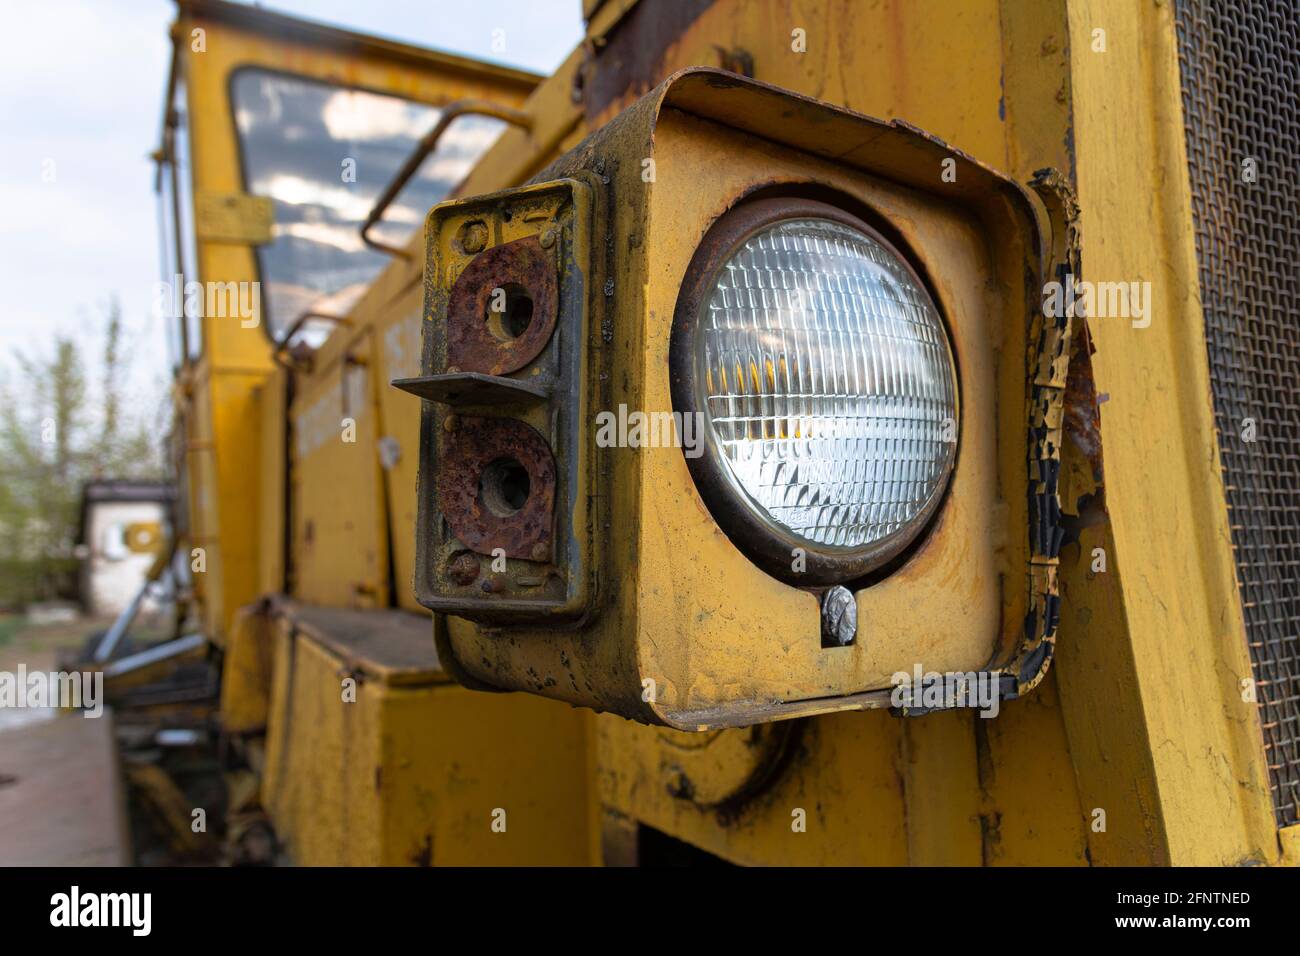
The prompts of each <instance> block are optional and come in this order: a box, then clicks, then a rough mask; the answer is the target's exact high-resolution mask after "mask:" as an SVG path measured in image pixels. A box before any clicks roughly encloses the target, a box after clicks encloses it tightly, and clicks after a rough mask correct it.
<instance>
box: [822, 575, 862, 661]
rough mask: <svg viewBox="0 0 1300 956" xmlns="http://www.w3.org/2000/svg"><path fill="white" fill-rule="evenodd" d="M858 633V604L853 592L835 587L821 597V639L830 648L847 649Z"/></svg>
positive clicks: (838, 586)
mask: <svg viewBox="0 0 1300 956" xmlns="http://www.w3.org/2000/svg"><path fill="white" fill-rule="evenodd" d="M857 633H858V604H857V601H856V600H854V598H853V592H852V591H850V590H849V589H848V588H846V587H842V586H840V585H838V584H837V585H836V586H835V587H833V588H831V589H830V590H829V591H827V592H826V594H825V595H824V596H823V597H822V637H823V640H824V641H829V646H831V647H847V646H848V645H850V644H852V643H853V641H854V639H855V638H856V637H857Z"/></svg>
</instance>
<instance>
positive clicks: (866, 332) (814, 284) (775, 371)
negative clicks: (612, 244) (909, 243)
mask: <svg viewBox="0 0 1300 956" xmlns="http://www.w3.org/2000/svg"><path fill="white" fill-rule="evenodd" d="M772 202H773V201H770V200H769V201H767V202H766V203H764V205H766V206H770V205H771V204H772ZM800 205H801V206H804V207H806V206H810V205H812V204H810V203H801V204H800ZM817 205H820V204H817ZM828 209H833V207H828ZM766 212H767V214H768V217H770V214H771V210H770V209H769V210H766ZM752 215H753V214H752V213H751V216H752ZM762 218H764V217H763V216H762V215H761V214H760V215H759V219H760V221H761V219H762ZM727 238H731V239H732V240H733V241H732V243H731V245H730V251H729V252H726V253H722V254H721V255H720V257H719V259H717V260H715V261H718V262H720V265H719V266H717V267H716V268H715V269H714V270H713V271H712V274H711V276H710V277H709V278H708V279H707V280H706V283H705V284H704V285H703V286H701V288H700V294H699V295H698V296H697V305H698V310H699V311H698V316H697V317H696V320H695V323H694V334H693V339H694V341H693V362H694V369H693V374H692V375H691V378H692V380H693V383H694V392H695V394H694V396H693V398H694V402H693V403H692V404H694V405H695V408H696V409H697V410H699V411H701V412H703V413H704V417H705V419H706V422H707V436H706V437H707V445H708V447H709V451H710V452H711V455H712V457H713V458H714V459H716V460H717V461H718V462H720V465H721V467H720V469H719V470H720V471H721V472H722V474H723V475H724V476H725V481H726V483H727V484H729V485H730V486H731V492H732V494H733V495H734V496H736V497H737V498H739V499H740V500H741V501H743V502H744V504H745V505H746V506H747V507H748V509H749V510H750V511H752V513H753V514H754V516H755V517H756V518H757V519H758V520H759V521H760V522H761V524H762V525H764V526H766V529H767V530H768V531H769V532H770V533H771V535H772V536H773V538H774V539H776V540H778V541H779V542H780V544H781V546H782V547H783V548H785V547H786V546H789V547H791V548H793V547H805V548H808V549H811V550H815V551H816V552H818V553H821V554H824V555H826V556H827V557H828V558H830V559H832V560H835V559H837V558H840V559H843V558H849V559H852V558H853V557H854V556H855V555H856V556H859V557H869V558H870V561H869V562H867V563H869V564H870V565H872V566H874V565H878V564H880V563H883V561H885V560H887V559H888V558H889V557H891V556H893V554H896V553H897V552H898V551H899V550H901V549H902V548H903V547H905V546H906V544H907V543H908V541H910V540H911V539H912V538H913V537H915V535H916V533H917V532H919V530H920V528H921V526H923V525H924V523H925V520H926V519H927V518H928V517H929V515H930V514H931V513H932V512H933V510H934V508H935V507H936V506H937V503H938V499H939V498H940V497H941V495H942V492H943V488H944V485H945V484H946V481H947V478H948V475H949V473H950V471H951V468H952V463H953V458H954V455H955V451H956V421H957V398H956V384H955V374H954V365H953V358H952V352H951V349H950V347H949V344H948V337H947V334H946V332H945V330H944V327H943V322H942V319H941V318H940V316H939V313H938V310H937V309H936V308H935V306H934V303H933V302H932V301H931V299H930V296H929V294H928V293H927V291H926V290H925V288H924V286H923V285H922V284H921V282H920V281H919V279H918V278H917V277H916V275H915V273H914V272H913V271H912V269H911V267H910V266H909V265H908V264H907V263H906V261H905V260H904V259H903V258H902V257H901V256H900V255H899V254H898V253H897V252H896V251H895V250H894V249H893V248H892V247H891V246H890V245H889V244H888V243H887V242H886V241H885V240H884V239H883V238H882V237H880V236H878V235H877V234H875V233H874V231H872V230H870V228H869V227H868V226H866V224H865V223H858V222H857V221H856V220H854V219H853V218H852V217H848V216H846V215H844V214H842V213H840V212H838V210H835V211H834V214H833V217H823V216H816V215H804V216H797V217H787V218H782V219H778V220H777V221H775V222H770V221H769V222H767V223H764V224H761V225H758V226H753V225H752V224H751V226H750V228H748V229H747V230H744V231H743V232H742V233H741V234H740V235H739V236H738V237H737V236H732V237H727ZM844 567H845V570H846V573H848V572H856V573H861V572H862V571H864V570H869V568H868V567H867V566H866V564H864V563H863V562H862V561H857V562H855V561H853V560H849V561H848V562H847V563H846V564H845V566H844Z"/></svg>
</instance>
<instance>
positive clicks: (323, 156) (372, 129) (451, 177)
mask: <svg viewBox="0 0 1300 956" xmlns="http://www.w3.org/2000/svg"><path fill="white" fill-rule="evenodd" d="M232 96H233V99H234V109H235V125H236V128H237V129H238V131H239V137H240V143H241V149H242V151H243V162H244V176H245V180H246V185H245V188H246V189H247V190H248V192H250V193H252V194H253V195H255V196H268V197H270V198H271V200H272V201H273V202H274V205H275V226H274V239H273V241H272V242H270V243H269V244H267V245H263V246H260V247H259V248H258V260H259V264H260V266H261V281H262V317H263V320H264V325H265V327H266V328H267V330H268V331H269V332H270V334H271V335H272V337H273V338H275V339H277V340H278V339H279V338H280V337H281V336H282V335H283V334H284V330H285V329H286V328H288V327H289V325H290V324H291V323H292V322H293V321H294V319H295V318H297V317H298V316H299V315H301V314H302V313H303V312H306V311H308V310H311V311H315V312H324V313H326V314H330V315H342V314H345V313H346V312H347V310H348V309H350V308H351V306H352V305H353V303H355V302H356V300H357V298H358V297H359V296H360V295H361V293H362V292H363V291H364V290H365V288H366V286H367V285H369V283H370V282H371V281H372V280H373V279H374V278H375V276H376V275H378V273H379V272H380V270H381V269H383V267H384V266H385V265H386V264H387V263H388V261H389V258H388V256H386V255H384V254H383V253H380V252H376V251H374V250H372V249H370V248H368V247H367V246H366V245H365V244H364V243H363V242H362V241H361V235H360V232H359V229H360V226H361V223H362V222H364V221H365V218H366V216H367V214H368V213H369V212H370V209H371V207H372V206H373V205H374V203H375V200H376V199H377V198H378V197H379V194H380V193H381V192H382V191H383V189H384V187H385V186H387V185H388V183H389V182H390V181H391V180H392V179H393V177H394V176H395V175H396V174H397V171H398V169H399V168H400V167H401V165H402V163H403V161H404V160H405V159H406V158H407V157H408V156H409V155H410V154H411V152H412V151H413V150H414V149H415V146H416V143H418V142H419V140H420V138H421V137H422V136H423V135H424V134H425V133H427V132H428V131H429V130H430V129H431V128H432V127H433V125H434V124H435V123H436V122H437V121H438V115H439V111H438V110H437V109H435V108H434V107H431V106H426V105H424V104H422V103H413V102H410V101H408V100H403V99H400V98H399V97H396V96H388V95H384V94H380V93H370V92H366V91H363V90H353V89H346V88H343V87H337V86H331V85H329V84H325V83H319V82H316V81H314V80H307V79H303V78H301V77H295V76H287V75H284V74H280V73H271V72H267V71H265V70H254V69H248V70H241V71H240V72H239V73H237V74H236V75H235V77H234V79H233V82H232ZM503 126H504V124H503V123H502V122H501V121H499V120H494V119H490V118H488V117H477V116H467V117H462V118H460V119H458V120H456V122H454V123H453V124H451V126H450V127H448V129H447V131H446V132H445V133H444V134H443V136H442V139H441V140H440V141H439V144H438V148H437V150H436V151H435V152H434V153H433V155H432V156H430V157H428V159H426V160H425V162H424V164H423V166H421V168H420V171H419V172H418V173H417V174H416V176H415V177H414V178H412V180H411V182H410V183H408V184H407V186H406V188H405V189H404V190H402V192H401V193H400V194H399V195H398V197H397V199H396V200H395V201H394V202H393V204H392V205H391V206H389V207H388V211H387V212H386V213H385V214H384V219H383V221H382V222H381V223H380V224H379V225H378V226H376V227H375V228H374V229H372V230H371V235H372V236H373V237H374V238H375V239H378V240H379V241H381V242H384V243H388V244H391V245H397V246H402V245H405V244H406V242H407V241H408V240H409V239H410V237H411V234H412V233H413V232H414V231H415V230H417V229H418V228H419V227H420V224H421V223H422V222H423V221H424V216H425V214H426V213H427V212H428V211H429V208H430V207H431V206H433V205H435V204H436V203H438V202H439V201H440V200H442V198H443V197H444V196H446V195H447V193H448V192H449V191H450V190H451V189H452V188H453V187H454V186H455V185H456V184H457V183H459V182H460V181H461V179H463V178H464V177H465V175H466V174H467V173H468V172H469V171H470V169H471V168H473V166H474V163H475V162H476V161H477V160H478V158H479V156H481V155H482V154H483V153H484V151H486V150H487V148H488V147H489V146H491V145H492V143H493V141H494V140H495V139H496V138H497V136H498V135H500V133H501V129H502V127H503ZM327 332H328V325H326V324H324V323H322V324H320V325H319V326H318V327H316V329H315V331H314V334H309V336H308V339H307V340H308V341H311V339H312V338H319V337H320V336H322V335H323V334H325V333H327Z"/></svg>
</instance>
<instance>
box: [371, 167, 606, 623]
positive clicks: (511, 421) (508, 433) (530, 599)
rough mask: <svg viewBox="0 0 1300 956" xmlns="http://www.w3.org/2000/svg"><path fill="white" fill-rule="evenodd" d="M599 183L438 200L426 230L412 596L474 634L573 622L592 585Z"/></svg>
mask: <svg viewBox="0 0 1300 956" xmlns="http://www.w3.org/2000/svg"><path fill="white" fill-rule="evenodd" d="M599 188H600V185H599V182H598V180H597V179H596V177H594V176H592V177H588V178H586V179H565V180H558V181H555V182H549V183H541V184H538V185H531V186H524V187H520V188H519V189H512V190H507V191H505V192H501V193H496V194H492V195H488V196H481V197H476V198H474V199H467V200H458V201H452V202H447V203H443V204H441V205H439V206H436V207H434V209H433V210H432V211H431V212H430V213H429V217H428V222H427V224H426V229H425V239H426V244H427V259H426V262H425V271H424V274H425V309H424V315H425V330H424V354H423V360H422V363H421V371H422V374H421V375H420V376H418V377H415V378H408V379H399V380H395V381H394V382H393V383H392V384H393V385H394V387H396V388H400V389H402V390H403V391H406V392H409V393H411V394H413V395H416V396H418V397H419V398H420V399H421V400H422V401H423V411H422V414H421V435H420V477H419V492H418V500H419V505H418V508H419V512H418V516H417V521H416V572H415V590H416V597H417V598H418V599H419V601H420V603H421V604H423V605H424V606H425V607H428V608H430V609H432V610H435V611H440V612H442V613H447V614H454V615H456V616H457V617H463V618H468V619H470V620H474V621H477V622H480V623H484V624H491V625H496V626H499V625H505V624H516V625H517V624H526V623H529V622H535V623H543V622H549V621H555V620H563V621H574V620H579V619H581V618H583V617H584V616H586V615H588V614H590V613H591V610H592V607H593V606H594V600H593V598H594V593H595V587H596V563H597V562H596V554H597V550H598V547H597V535H596V532H595V529H596V527H597V525H596V520H597V519H596V512H597V509H598V508H599V507H601V505H600V503H599V501H598V499H599V496H598V495H596V494H595V493H594V492H593V490H592V486H591V483H592V481H593V475H594V473H595V467H594V448H593V446H594V436H592V435H591V434H589V432H590V429H589V428H587V427H586V424H585V423H586V422H587V420H588V419H587V414H586V408H587V403H588V397H587V396H588V393H589V386H588V374H589V370H588V362H589V361H590V360H591V359H590V358H589V354H588V353H589V344H588V343H589V339H590V334H591V333H590V330H589V315H590V313H591V311H592V309H593V305H592V302H593V299H594V297H596V296H598V295H599V294H600V291H601V286H600V284H599V282H598V281H597V280H596V277H595V276H594V275H593V268H594V264H595V258H596V257H595V256H594V255H593V251H592V250H593V247H594V244H593V241H592V236H593V229H594V217H595V216H596V203H595V201H594V197H595V195H596V191H597V190H598V189H599Z"/></svg>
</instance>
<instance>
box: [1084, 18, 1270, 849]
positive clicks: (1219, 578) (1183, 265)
mask: <svg viewBox="0 0 1300 956" xmlns="http://www.w3.org/2000/svg"><path fill="white" fill-rule="evenodd" d="M1069 13H1070V45H1071V49H1072V51H1073V52H1072V56H1071V64H1072V76H1071V80H1072V84H1073V89H1074V116H1075V143H1076V146H1077V150H1078V157H1077V159H1078V192H1079V200H1080V205H1081V209H1082V214H1083V220H1082V228H1083V237H1084V268H1085V270H1086V273H1087V274H1086V275H1085V278H1091V279H1094V280H1107V281H1149V282H1150V283H1151V288H1152V309H1151V311H1152V316H1151V323H1150V326H1149V327H1147V328H1134V327H1132V325H1131V324H1130V322H1129V321H1127V320H1125V319H1097V320H1093V321H1092V322H1090V323H1089V326H1090V329H1091V332H1092V335H1093V338H1094V342H1095V344H1096V349H1097V351H1096V354H1095V355H1094V356H1093V367H1094V370H1095V375H1096V387H1097V390H1098V391H1099V392H1105V393H1107V394H1108V395H1109V401H1108V402H1107V403H1106V404H1105V405H1104V406H1102V415H1101V439H1102V447H1103V448H1104V450H1105V488H1106V492H1105V501H1106V507H1107V510H1108V512H1109V519H1110V527H1111V529H1112V532H1113V540H1114V549H1115V550H1114V553H1113V554H1110V555H1109V561H1108V565H1107V567H1108V570H1107V574H1110V575H1115V576H1116V577H1117V578H1118V580H1119V583H1120V587H1121V589H1122V594H1123V600H1122V604H1121V605H1120V606H1119V607H1118V608H1110V609H1107V611H1106V617H1105V618H1103V619H1102V620H1104V621H1107V622H1115V623H1117V624H1119V625H1120V626H1121V628H1122V629H1121V630H1119V631H1118V632H1116V631H1115V630H1111V629H1109V628H1108V627H1105V626H1100V627H1099V626H1098V625H1099V624H1102V621H1098V620H1095V619H1094V623H1093V626H1092V627H1091V628H1089V629H1088V631H1087V633H1088V635H1089V639H1090V640H1095V641H1098V642H1102V643H1105V644H1107V645H1110V644H1112V643H1113V642H1126V643H1128V644H1129V646H1130V647H1131V653H1132V658H1133V665H1134V669H1135V672H1136V675H1137V681H1136V683H1130V682H1125V683H1122V684H1120V685H1119V686H1118V687H1117V686H1116V685H1115V684H1114V683H1113V682H1111V681H1109V680H1107V679H1106V678H1105V672H1104V671H1092V672H1089V671H1086V670H1084V669H1082V668H1078V669H1075V670H1073V671H1072V673H1071V674H1069V675H1068V676H1069V677H1070V678H1071V680H1070V682H1069V683H1068V684H1067V685H1066V686H1065V687H1064V688H1063V692H1064V693H1063V699H1064V700H1065V701H1066V703H1067V708H1069V707H1070V706H1071V705H1070V703H1069V702H1070V700H1071V699H1072V698H1074V699H1075V700H1078V699H1080V698H1082V697H1084V696H1085V695H1089V694H1093V695H1096V696H1097V697H1098V698H1099V699H1102V700H1109V699H1112V698H1115V697H1116V696H1118V699H1119V701H1120V703H1121V704H1123V705H1124V706H1116V707H1112V708H1110V709H1109V711H1108V712H1106V713H1097V714H1096V716H1097V717H1098V719H1100V720H1102V721H1104V722H1105V723H1104V730H1103V731H1102V733H1103V735H1104V736H1105V737H1106V738H1109V739H1111V740H1118V739H1122V737H1123V736H1124V735H1132V734H1135V733H1141V732H1142V731H1145V733H1146V736H1147V738H1148V739H1149V741H1150V744H1149V747H1150V760H1151V764H1152V768H1151V769H1152V771H1153V773H1154V779H1153V780H1150V781H1149V782H1148V783H1147V784H1145V785H1146V786H1147V787H1151V786H1152V785H1153V789H1154V793H1155V795H1156V799H1157V800H1158V811H1159V815H1160V818H1161V819H1162V820H1163V829H1164V834H1165V837H1166V840H1167V851H1168V859H1169V861H1170V862H1171V863H1174V864H1205V865H1219V864H1235V863H1240V862H1243V861H1245V860H1248V859H1258V860H1276V859H1277V858H1278V855H1279V849H1278V841H1277V834H1276V829H1275V826H1274V822H1273V816H1272V812H1271V806H1270V802H1269V796H1268V782H1267V776H1266V771H1265V765H1264V759H1263V746H1262V738H1261V736H1260V731H1259V726H1258V716H1257V713H1256V708H1255V706H1254V704H1253V703H1249V702H1247V701H1246V700H1243V699H1242V698H1243V694H1242V692H1241V689H1242V686H1243V681H1249V680H1250V679H1251V669H1250V662H1249V659H1248V655H1247V648H1246V641H1245V628H1244V625H1243V622H1242V617H1241V609H1240V605H1239V598H1238V595H1237V588H1236V582H1235V576H1234V569H1233V563H1232V551H1231V547H1230V537H1229V533H1228V521H1227V511H1226V506H1225V504H1224V493H1223V486H1222V479H1221V476H1220V472H1219V469H1218V465H1217V461H1218V456H1217V451H1216V445H1215V432H1214V422H1213V418H1212V414H1211V404H1210V387H1209V371H1208V367H1207V363H1206V357H1205V339H1204V324H1203V321H1202V318H1201V311H1200V307H1199V302H1198V296H1197V283H1196V270H1195V253H1194V248H1193V233H1192V228H1191V224H1192V219H1191V211H1190V189H1189V186H1188V180H1187V175H1186V169H1187V157H1186V152H1185V144H1184V142H1183V130H1182V112H1181V106H1180V100H1179V84H1178V66H1177V58H1176V52H1175V42H1174V26H1173V15H1172V10H1171V8H1170V5H1169V4H1132V3H1127V2H1123V0H1083V2H1079V3H1072V4H1070V5H1069ZM1098 29H1100V30H1103V31H1104V32H1105V47H1106V49H1105V52H1100V51H1094V49H1093V45H1094V42H1095V35H1094V32H1093V31H1094V30H1098ZM1153 462H1159V464H1160V467H1159V469H1158V470H1153V468H1152V463H1153ZM1076 585H1077V586H1076V587H1075V588H1073V589H1072V593H1071V600H1072V601H1074V602H1077V603H1079V604H1080V605H1082V606H1087V607H1091V608H1092V609H1093V610H1094V611H1096V610H1097V609H1098V606H1099V605H1098V603H1097V602H1094V601H1091V600H1090V598H1089V596H1088V594H1087V589H1086V585H1084V584H1083V582H1082V581H1079V580H1078V578H1076ZM1119 659H1120V660H1121V661H1122V660H1123V657H1122V656H1121V657H1120V658H1119ZM1126 695H1128V698H1129V699H1128V700H1125V696H1126ZM1074 706H1080V705H1078V704H1076V705H1074ZM1135 717H1136V718H1137V719H1139V720H1140V721H1141V723H1140V724H1139V725H1138V726H1134V724H1132V723H1130V722H1126V720H1128V721H1131V720H1132V719H1133V718H1135ZM1076 726H1077V722H1076ZM1142 763H1145V761H1141V762H1139V763H1138V764H1137V765H1134V764H1132V763H1123V764H1113V763H1112V764H1109V765H1107V764H1105V763H1099V764H1089V765H1087V766H1080V768H1079V775H1080V777H1081V778H1083V777H1085V776H1089V775H1092V774H1104V775H1114V776H1116V777H1118V778H1119V779H1121V780H1130V779H1132V778H1133V776H1134V775H1135V774H1137V773H1140V772H1142V770H1143V766H1142ZM1153 809H1156V808H1153ZM1092 842H1093V844H1094V845H1095V844H1096V843H1097V837H1095V836H1094V837H1093V839H1092Z"/></svg>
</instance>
